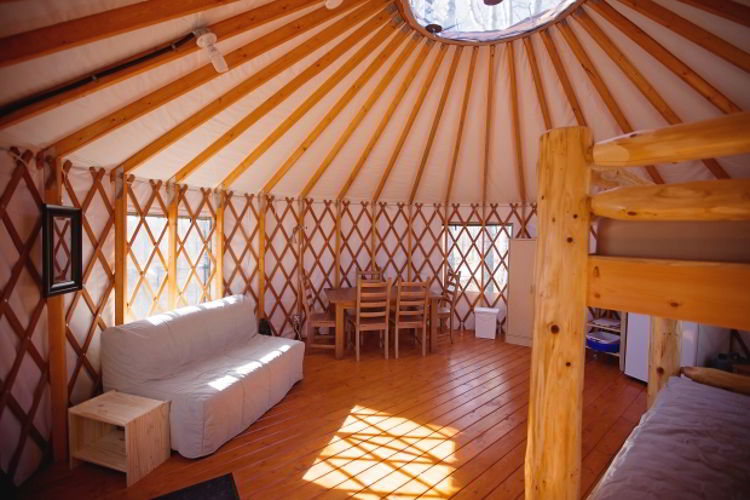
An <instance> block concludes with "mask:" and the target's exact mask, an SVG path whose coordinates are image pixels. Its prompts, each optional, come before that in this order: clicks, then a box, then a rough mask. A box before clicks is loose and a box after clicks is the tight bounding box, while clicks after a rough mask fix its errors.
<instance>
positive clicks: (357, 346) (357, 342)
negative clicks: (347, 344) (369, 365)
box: [354, 328, 359, 361]
mask: <svg viewBox="0 0 750 500" xmlns="http://www.w3.org/2000/svg"><path fill="white" fill-rule="evenodd" d="M354 350H355V353H356V357H357V361H359V328H357V331H356V332H354Z"/></svg>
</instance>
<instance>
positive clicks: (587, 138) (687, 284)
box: [525, 113, 750, 499]
mask: <svg viewBox="0 0 750 500" xmlns="http://www.w3.org/2000/svg"><path fill="white" fill-rule="evenodd" d="M540 148H541V150H540V160H539V165H538V170H539V172H538V173H539V188H538V193H539V195H538V220H539V240H538V250H537V254H536V262H535V270H536V285H535V290H534V296H535V310H534V327H533V330H534V331H533V348H532V360H531V392H530V401H529V420H528V441H527V448H526V462H525V480H526V482H525V488H526V498H527V499H531V498H544V499H549V498H554V499H573V498H579V495H580V491H579V490H580V480H581V460H582V456H581V434H582V424H581V418H582V398H583V382H584V381H583V374H584V356H585V353H584V331H585V328H584V324H585V310H586V307H587V306H589V307H597V308H603V309H614V310H618V311H631V312H638V313H644V314H649V315H651V316H653V318H652V322H651V340H650V356H649V377H648V403H649V406H650V405H651V403H652V402H653V400H654V398H655V396H656V394H657V392H658V391H659V389H660V388H661V387H663V386H664V385H665V384H666V381H667V379H668V378H669V377H670V376H671V375H676V374H678V373H679V370H680V366H679V363H680V359H679V327H678V324H677V320H686V321H694V322H698V323H705V324H710V325H716V326H722V327H727V328H736V329H740V330H750V288H749V287H750V285H749V284H750V264H748V263H734V262H731V263H730V262H703V261H681V260H668V259H647V258H629V257H611V256H600V255H589V238H588V236H589V230H590V225H591V220H592V216H601V217H607V218H614V219H623V220H638V221H687V220H689V221H727V220H732V221H738V220H748V219H750V180H740V179H721V180H712V181H701V182H690V183H684V184H671V185H647V186H629V187H623V188H619V189H615V190H610V191H606V192H604V193H601V194H597V195H594V196H590V195H589V184H590V182H591V177H592V172H593V171H596V170H599V171H602V170H611V169H617V168H626V167H637V166H647V165H653V164H661V163H676V162H682V161H690V160H700V159H704V158H714V157H718V156H728V155H736V154H743V153H748V152H750V113H737V114H732V115H728V116H725V117H721V118H717V119H711V120H706V121H702V122H696V123H691V124H682V125H676V126H671V127H667V128H663V129H659V130H652V131H643V132H634V133H631V134H628V135H624V136H621V137H616V138H614V139H610V140H607V141H603V142H599V143H596V144H594V143H593V139H592V135H591V132H590V130H589V129H588V128H586V127H569V128H559V129H553V130H549V131H548V132H547V133H545V134H544V135H543V136H542V137H541V141H540ZM673 168H679V167H673ZM703 381H705V380H703Z"/></svg>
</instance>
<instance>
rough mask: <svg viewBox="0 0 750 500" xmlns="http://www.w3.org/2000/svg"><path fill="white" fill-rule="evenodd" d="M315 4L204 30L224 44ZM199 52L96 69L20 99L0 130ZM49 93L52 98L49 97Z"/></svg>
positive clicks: (262, 12)
mask: <svg viewBox="0 0 750 500" xmlns="http://www.w3.org/2000/svg"><path fill="white" fill-rule="evenodd" d="M316 1H317V0H275V1H273V2H270V3H267V4H265V5H261V6H259V7H256V8H254V9H251V10H249V11H246V12H242V13H240V14H237V15H235V16H232V17H230V18H228V19H224V20H223V21H219V22H217V23H214V24H212V25H210V26H208V27H207V29H209V30H210V31H212V32H213V33H214V34H216V37H217V38H218V39H219V40H220V41H221V40H226V39H229V38H232V37H234V36H236V35H239V34H241V33H244V32H246V31H249V30H251V29H254V28H257V27H259V26H262V25H264V24H267V23H269V22H271V21H274V20H277V19H280V18H282V17H285V16H288V15H291V14H294V13H295V12H298V11H300V10H302V9H304V8H306V7H309V6H310V5H311V4H314V3H315V2H316ZM0 45H1V44H0ZM198 50H200V48H199V47H198V45H197V44H195V43H185V44H183V45H180V46H174V47H172V48H171V50H169V51H168V52H166V53H164V54H161V55H159V56H156V57H153V58H150V59H146V60H141V59H142V58H143V57H145V56H147V55H149V54H151V53H152V52H153V51H154V48H149V49H147V50H145V51H142V52H140V53H138V54H135V55H132V56H130V57H127V58H125V59H123V60H120V61H117V62H115V63H112V64H108V65H106V66H104V67H101V68H97V69H96V70H94V71H93V72H92V73H87V74H84V75H77V76H75V77H74V78H72V79H70V80H67V81H65V82H63V83H60V84H58V85H55V86H53V87H52V88H49V89H45V90H43V91H41V92H36V93H34V94H31V95H29V96H25V97H23V98H21V99H20V100H24V101H26V100H31V101H34V102H33V103H27V104H21V105H20V106H18V108H17V109H14V110H11V111H8V112H7V113H5V114H4V115H3V116H0V128H3V127H8V126H10V125H13V124H15V123H18V122H20V121H23V120H27V119H29V118H32V117H33V116H36V115H38V114H39V113H43V112H45V111H50V110H52V109H55V108H57V107H59V106H62V105H63V104H65V103H67V102H70V101H74V100H76V99H80V98H82V97H85V96H87V95H89V94H91V93H92V92H95V91H97V90H101V89H104V88H106V87H108V86H110V85H113V84H115V83H118V82H121V81H124V80H127V79H128V78H131V77H133V76H136V75H138V74H140V73H142V72H144V71H147V70H150V69H154V68H158V67H159V66H161V65H163V64H166V63H168V62H170V61H173V60H175V59H178V58H180V57H183V56H186V55H188V54H192V53H193V52H196V51H198ZM126 63H128V64H127V67H125V68H122V69H121V70H119V71H115V72H113V73H108V71H109V70H112V69H113V68H116V67H118V66H121V65H123V64H126ZM91 75H97V77H96V78H92V77H91ZM83 78H87V79H88V81H87V82H86V83H83V84H81V83H80V82H81V80H82V79H83ZM50 93H52V94H53V95H49V94H50Z"/></svg>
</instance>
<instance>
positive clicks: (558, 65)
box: [539, 29, 588, 127]
mask: <svg viewBox="0 0 750 500" xmlns="http://www.w3.org/2000/svg"><path fill="white" fill-rule="evenodd" d="M539 34H540V36H541V37H542V41H543V42H544V46H545V47H546V49H547V54H548V55H549V58H550V60H551V61H552V66H554V67H555V72H556V73H557V79H558V80H559V81H560V85H562V88H563V92H564V93H565V97H567V99H568V104H569V105H570V107H571V109H572V110H573V114H574V115H575V117H576V123H577V124H578V125H579V126H581V127H587V126H588V124H587V123H586V118H585V117H584V116H583V111H582V110H581V105H580V104H579V103H578V98H577V97H576V93H575V90H573V85H571V83H570V79H568V73H567V71H565V66H563V63H562V60H561V59H560V54H559V53H558V52H557V47H556V46H555V41H554V40H552V36H551V35H550V33H549V31H548V29H547V30H543V31H540V32H539Z"/></svg>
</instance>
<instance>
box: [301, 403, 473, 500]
mask: <svg viewBox="0 0 750 500" xmlns="http://www.w3.org/2000/svg"><path fill="white" fill-rule="evenodd" d="M457 432H458V431H457V430H456V429H452V428H450V427H444V426H440V425H435V424H429V423H419V422H416V421H413V420H410V419H408V418H404V417H399V416H393V415H389V414H388V413H385V412H382V411H377V410H373V409H371V408H366V407H363V406H355V407H354V408H352V410H351V412H350V413H349V415H348V416H347V417H346V419H345V420H344V422H343V424H342V426H341V428H340V429H339V430H338V431H336V432H335V433H334V435H333V437H332V439H331V441H330V443H329V444H328V445H327V446H326V447H325V448H324V449H323V450H322V451H321V453H320V455H319V456H318V457H317V458H316V459H315V462H314V463H313V465H312V466H310V468H309V469H308V470H307V471H306V472H305V475H304V476H303V479H304V480H306V481H309V482H310V483H311V486H312V485H316V486H317V487H319V488H320V487H322V488H326V489H328V490H330V491H329V492H327V493H326V494H324V495H323V496H324V497H325V496H331V497H340V496H348V495H352V494H355V493H356V495H355V496H356V497H357V498H381V497H382V496H383V495H385V494H388V493H390V492H391V491H393V490H394V489H396V488H398V487H400V486H401V485H403V484H405V483H408V482H409V481H411V480H415V479H416V480H419V474H420V472H423V471H427V470H429V471H430V473H431V474H435V475H438V474H440V475H442V477H445V476H448V475H449V474H450V473H451V472H453V470H454V468H453V467H451V466H450V464H449V463H447V462H445V463H444V462H442V460H443V459H444V458H447V457H449V456H451V454H452V453H453V452H454V451H455V449H456V445H455V443H454V442H453V441H452V440H451V439H450V438H451V437H452V436H454V435H455V434H456V433H457ZM428 489H429V487H428ZM420 491H421V492H424V488H423V489H421V490H420ZM414 496H416V495H414Z"/></svg>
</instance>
